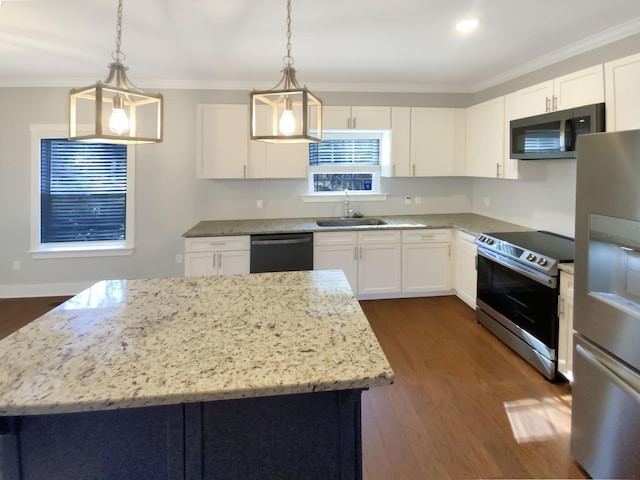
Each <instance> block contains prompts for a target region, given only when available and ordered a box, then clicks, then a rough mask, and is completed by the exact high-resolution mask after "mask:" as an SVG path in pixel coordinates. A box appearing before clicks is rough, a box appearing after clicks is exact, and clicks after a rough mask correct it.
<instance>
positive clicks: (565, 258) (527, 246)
mask: <svg viewBox="0 0 640 480" xmlns="http://www.w3.org/2000/svg"><path fill="white" fill-rule="evenodd" d="M475 243H476V244H477V245H478V246H479V247H482V248H485V249H488V250H491V251H495V252H498V253H500V254H502V255H505V256H507V257H509V258H511V259H513V260H516V261H518V262H520V263H522V264H525V265H527V266H529V267H531V268H534V269H536V270H539V271H543V272H545V273H548V274H550V275H555V274H556V273H557V264H558V263H569V262H573V259H574V242H573V239H571V238H569V237H564V236H562V235H558V234H555V233H551V232H545V231H535V232H496V233H482V234H480V235H478V237H477V238H476V240H475Z"/></svg>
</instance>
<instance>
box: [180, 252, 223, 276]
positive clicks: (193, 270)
mask: <svg viewBox="0 0 640 480" xmlns="http://www.w3.org/2000/svg"><path fill="white" fill-rule="evenodd" d="M216 255H217V254H216V253H214V252H198V253H185V255H184V274H185V276H187V277H202V276H208V275H215V274H216V273H217V268H216V265H215V264H214V262H215V261H216V260H217V259H216V258H215V256H216Z"/></svg>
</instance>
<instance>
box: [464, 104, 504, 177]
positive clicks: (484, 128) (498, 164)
mask: <svg viewBox="0 0 640 480" xmlns="http://www.w3.org/2000/svg"><path fill="white" fill-rule="evenodd" d="M504 108H505V99H504V97H497V98H493V99H491V100H488V101H486V102H482V103H478V104H477V105H473V106H471V107H469V108H467V129H466V130H467V137H466V138H467V142H466V145H467V150H466V161H465V167H464V172H465V175H467V176H469V177H489V178H503V177H504V135H505V110H504Z"/></svg>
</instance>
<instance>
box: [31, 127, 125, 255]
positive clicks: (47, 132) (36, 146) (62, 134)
mask: <svg viewBox="0 0 640 480" xmlns="http://www.w3.org/2000/svg"><path fill="white" fill-rule="evenodd" d="M90 128H91V127H90V126H86V127H83V128H79V131H82V130H86V131H87V132H89V131H90ZM30 129H31V249H30V250H29V253H31V256H32V257H33V258H72V257H104V256H122V255H131V254H133V251H134V237H135V235H134V225H135V221H134V212H135V202H134V199H135V192H134V186H135V147H134V146H133V145H127V194H126V195H127V197H126V198H127V200H126V202H127V203H126V205H127V206H126V225H125V232H126V233H125V235H126V237H125V239H124V240H109V241H104V240H103V241H88V242H55V243H41V242H40V223H41V222H40V220H41V217H40V215H41V212H40V145H41V140H43V139H47V138H64V139H67V138H69V126H68V125H66V124H62V125H61V124H56V125H31V128H30Z"/></svg>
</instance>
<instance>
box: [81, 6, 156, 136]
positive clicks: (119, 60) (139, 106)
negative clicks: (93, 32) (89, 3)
mask: <svg viewBox="0 0 640 480" xmlns="http://www.w3.org/2000/svg"><path fill="white" fill-rule="evenodd" d="M121 33H122V0H119V2H118V22H117V26H116V50H115V51H114V52H113V53H112V54H111V57H112V58H113V60H114V62H112V63H110V64H109V75H108V77H107V79H106V80H105V81H104V82H102V81H98V82H96V83H95V84H93V85H89V86H87V87H82V88H75V89H72V90H71V91H70V92H69V140H76V141H84V142H102V143H123V144H137V143H159V142H162V140H163V123H164V121H163V120H164V106H163V104H164V98H163V96H162V94H159V93H146V92H144V91H142V90H141V89H139V88H137V87H136V86H135V85H134V84H133V83H132V82H131V81H130V80H129V79H128V78H127V73H126V72H127V70H128V67H127V66H126V65H125V64H124V63H123V61H124V59H125V55H124V53H122V52H121V51H120V43H121ZM114 108H120V109H122V110H123V111H124V114H125V115H126V117H127V119H128V123H129V126H128V127H129V128H128V130H127V131H125V132H122V133H114V132H112V131H111V129H110V126H109V122H110V117H111V114H112V111H113V109H114Z"/></svg>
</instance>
